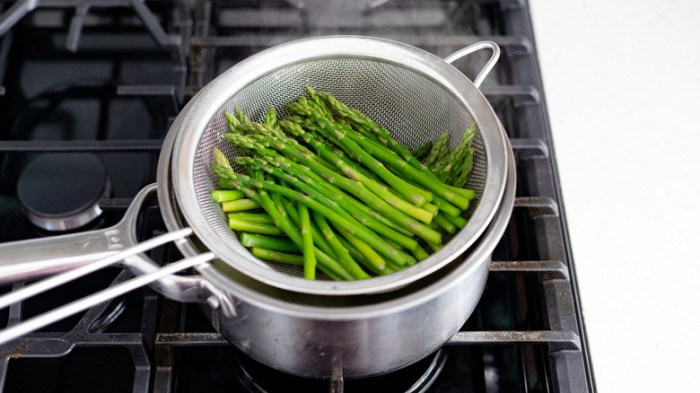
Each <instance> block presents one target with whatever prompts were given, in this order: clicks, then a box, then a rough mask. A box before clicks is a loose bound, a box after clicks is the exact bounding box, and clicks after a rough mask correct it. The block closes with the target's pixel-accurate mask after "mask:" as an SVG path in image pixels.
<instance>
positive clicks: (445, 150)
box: [425, 131, 450, 168]
mask: <svg viewBox="0 0 700 393" xmlns="http://www.w3.org/2000/svg"><path fill="white" fill-rule="evenodd" d="M449 154H450V133H449V132H447V131H445V132H443V133H442V134H440V136H439V137H438V139H437V140H435V143H434V144H433V148H432V149H430V153H428V158H426V159H425V166H427V167H429V168H432V167H433V166H434V165H435V164H437V163H438V162H440V161H442V159H444V158H445V157H447V156H448V155H449Z"/></svg>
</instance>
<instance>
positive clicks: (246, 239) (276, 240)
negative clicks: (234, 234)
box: [240, 232, 300, 253]
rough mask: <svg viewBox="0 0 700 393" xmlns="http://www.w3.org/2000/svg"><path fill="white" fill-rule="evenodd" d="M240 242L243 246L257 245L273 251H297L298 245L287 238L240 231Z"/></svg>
mask: <svg viewBox="0 0 700 393" xmlns="http://www.w3.org/2000/svg"><path fill="white" fill-rule="evenodd" d="M240 239H241V244H242V245H244V246H245V247H248V248H251V247H258V248H264V249H267V250H273V251H282V252H291V253H294V252H299V251H300V250H299V247H297V246H296V244H294V242H292V241H291V240H289V239H285V238H283V237H277V236H264V235H258V234H255V233H247V232H244V233H241V236H240Z"/></svg>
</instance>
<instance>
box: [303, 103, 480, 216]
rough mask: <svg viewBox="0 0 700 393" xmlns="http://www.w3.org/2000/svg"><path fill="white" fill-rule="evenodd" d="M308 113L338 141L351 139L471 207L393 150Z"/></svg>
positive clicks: (409, 175) (414, 178)
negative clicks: (329, 129) (330, 130)
mask: <svg viewBox="0 0 700 393" xmlns="http://www.w3.org/2000/svg"><path fill="white" fill-rule="evenodd" d="M308 113H310V116H311V117H313V118H314V120H315V121H317V122H318V123H323V122H324V121H326V123H325V124H327V127H330V128H331V129H332V130H333V131H334V132H335V134H336V136H337V137H338V139H341V140H345V138H348V139H351V140H352V141H354V142H355V143H356V146H358V148H360V149H364V150H362V151H366V152H367V153H369V154H371V155H372V156H373V157H376V159H377V160H379V161H381V162H383V163H385V164H386V165H389V166H390V167H391V168H393V169H394V170H396V171H397V172H398V173H400V174H402V175H403V176H405V177H406V178H407V179H409V180H411V181H414V182H416V183H418V184H420V185H422V186H424V187H425V188H426V189H428V190H430V191H431V192H433V193H435V194H437V195H439V196H441V197H442V198H444V199H446V200H448V201H449V202H451V203H453V204H455V205H456V206H458V207H459V208H461V209H466V206H468V205H469V199H468V198H466V197H464V196H463V195H461V193H459V192H457V191H455V190H454V187H450V186H448V185H446V184H444V183H441V182H439V181H437V180H436V179H434V178H432V177H431V176H426V175H425V173H423V172H422V171H421V170H420V169H419V168H416V167H414V166H413V165H410V164H409V163H408V162H406V161H404V160H403V159H402V158H401V157H399V156H398V155H397V154H396V153H394V152H393V151H392V150H390V149H388V148H386V147H384V146H382V145H380V144H377V143H375V142H373V141H371V140H369V139H368V138H366V137H364V136H363V135H361V134H359V133H357V132H355V131H353V130H352V129H350V128H347V127H342V126H340V125H337V124H335V125H334V124H333V123H331V122H329V121H327V119H323V118H321V117H320V116H319V115H318V114H316V113H314V112H313V111H309V112H308ZM314 116H315V117H314ZM322 127H323V126H322Z"/></svg>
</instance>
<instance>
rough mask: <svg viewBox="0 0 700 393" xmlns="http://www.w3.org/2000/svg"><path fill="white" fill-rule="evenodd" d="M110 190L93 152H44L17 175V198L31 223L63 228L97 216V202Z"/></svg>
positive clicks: (87, 221)
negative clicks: (18, 176)
mask: <svg viewBox="0 0 700 393" xmlns="http://www.w3.org/2000/svg"><path fill="white" fill-rule="evenodd" d="M110 189H111V187H110V182H109V178H108V176H107V171H106V170H105V168H104V165H102V162H101V161H100V160H99V159H98V158H97V156H95V155H94V154H86V153H70V154H69V153H63V154H60V153H57V154H44V155H41V156H39V157H38V158H36V159H35V160H33V161H32V162H31V163H29V165H27V167H26V168H25V170H24V171H23V172H22V174H21V175H20V178H19V181H18V183H17V197H18V198H19V200H20V202H21V203H22V206H23V207H24V209H25V212H26V214H27V217H28V219H29V221H31V222H32V224H34V225H36V226H38V227H39V228H42V229H45V230H47V231H67V230H71V229H75V228H79V227H81V226H83V225H85V224H87V223H89V222H91V221H92V220H94V219H95V218H97V217H99V216H100V214H102V209H100V207H99V205H98V202H99V200H100V199H102V198H104V197H105V196H108V195H109V193H110Z"/></svg>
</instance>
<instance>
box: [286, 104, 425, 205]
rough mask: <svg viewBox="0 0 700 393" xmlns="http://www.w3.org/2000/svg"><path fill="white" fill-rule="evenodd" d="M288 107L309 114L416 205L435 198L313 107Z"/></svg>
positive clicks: (321, 126) (325, 131)
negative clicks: (369, 151) (399, 175)
mask: <svg viewBox="0 0 700 393" xmlns="http://www.w3.org/2000/svg"><path fill="white" fill-rule="evenodd" d="M287 108H288V109H289V110H290V111H291V112H293V113H296V114H298V115H300V116H307V117H309V118H310V119H312V120H313V121H314V122H316V124H317V125H318V126H319V127H318V130H319V131H321V132H324V133H326V134H327V135H334V136H335V138H333V139H332V140H333V141H336V140H337V141H339V143H340V144H342V145H344V146H346V147H347V149H348V150H349V151H351V152H352V153H353V155H354V157H353V158H356V159H357V160H358V161H359V162H361V163H362V165H364V166H365V167H366V168H368V169H369V170H371V171H372V172H374V173H376V174H377V175H378V176H379V177H381V178H382V179H383V180H384V181H385V182H387V184H389V185H390V186H391V187H392V188H393V189H394V190H396V191H397V192H398V193H399V194H401V195H403V196H404V197H405V198H407V199H408V200H409V201H411V202H412V203H413V204H415V205H416V206H419V207H422V206H423V205H424V204H425V203H426V202H430V201H431V200H432V199H433V195H432V193H430V192H429V191H426V190H424V189H422V188H420V187H417V186H415V185H413V184H411V183H409V182H407V181H406V180H404V179H402V178H400V177H398V176H396V175H394V174H393V173H392V172H391V171H389V170H388V169H387V168H386V167H385V166H384V164H382V162H380V161H379V160H377V159H376V158H374V157H373V156H372V155H371V154H370V153H368V152H366V151H365V150H364V149H363V148H362V147H360V146H359V145H358V144H357V143H356V142H355V141H353V140H351V139H350V138H348V137H347V135H346V134H345V132H344V130H342V129H340V128H341V127H339V126H338V125H335V126H334V124H333V123H332V122H331V121H330V120H329V119H328V118H326V117H325V116H323V114H322V113H319V112H316V111H314V110H312V109H311V108H309V107H308V106H307V107H304V106H302V105H301V104H299V103H298V102H292V103H291V104H289V105H287Z"/></svg>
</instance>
